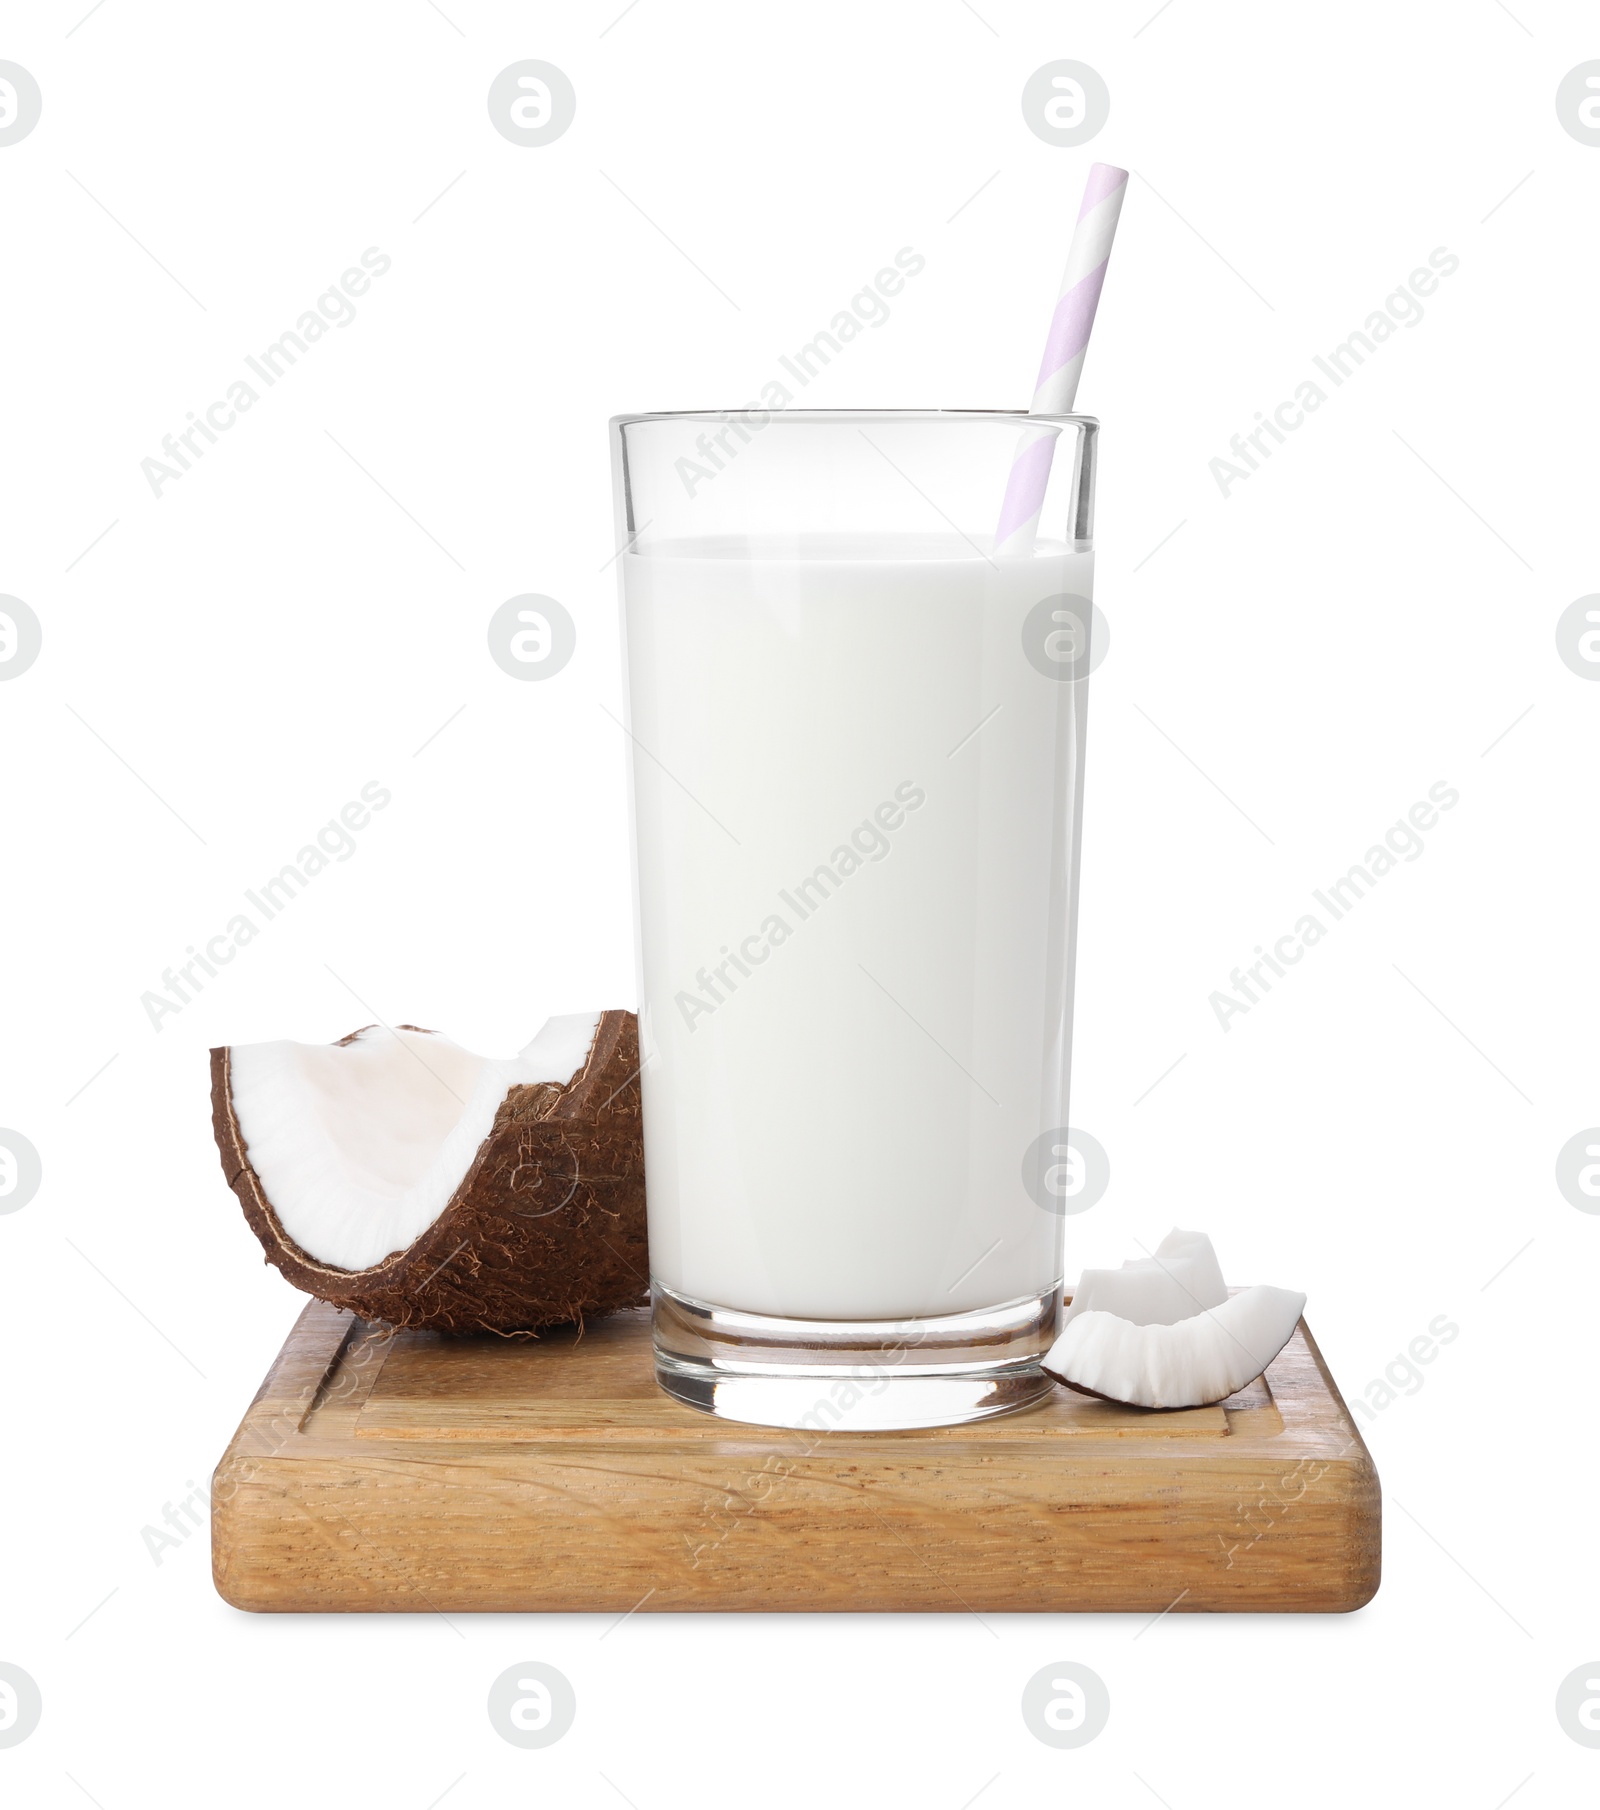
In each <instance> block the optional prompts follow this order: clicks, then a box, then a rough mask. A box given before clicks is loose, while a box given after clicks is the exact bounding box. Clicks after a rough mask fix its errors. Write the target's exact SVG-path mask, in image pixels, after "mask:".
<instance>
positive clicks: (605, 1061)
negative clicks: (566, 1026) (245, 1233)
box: [211, 1012, 650, 1337]
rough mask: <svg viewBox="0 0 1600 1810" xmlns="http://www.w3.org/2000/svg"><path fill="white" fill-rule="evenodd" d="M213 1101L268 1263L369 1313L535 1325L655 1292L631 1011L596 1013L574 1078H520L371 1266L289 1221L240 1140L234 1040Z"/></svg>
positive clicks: (428, 1322)
mask: <svg viewBox="0 0 1600 1810" xmlns="http://www.w3.org/2000/svg"><path fill="white" fill-rule="evenodd" d="M404 1028H406V1029H411V1028H414V1027H411V1026H407V1027H404ZM360 1034H361V1033H360V1032H358V1031H357V1032H352V1033H351V1036H350V1037H343V1038H340V1039H339V1041H340V1042H341V1043H348V1042H350V1041H351V1039H352V1038H353V1037H356V1036H359V1035H360ZM211 1107H212V1130H213V1132H214V1133H215V1135H216V1140H217V1149H218V1151H219V1152H220V1153H221V1157H222V1172H223V1174H224V1176H225V1177H226V1178H227V1182H228V1186H229V1187H230V1188H232V1189H233V1191H234V1193H235V1194H237V1195H238V1197H239V1203H240V1205H241V1206H242V1207H243V1208H244V1216H245V1218H246V1219H247V1220H248V1221H249V1224H250V1229H251V1230H252V1231H253V1232H254V1233H255V1235H256V1237H257V1238H259V1239H260V1240H261V1246H262V1249H263V1250H264V1251H265V1252H266V1259H267V1262H269V1263H271V1264H273V1265H275V1266H276V1267H277V1268H278V1269H279V1270H280V1271H281V1272H282V1273H283V1275H284V1277H285V1278H286V1279H287V1280H288V1281H290V1282H292V1283H293V1284H294V1286H295V1287H296V1288H299V1289H303V1290H304V1291H305V1292H306V1293H307V1294H310V1295H315V1296H316V1297H317V1298H318V1299H319V1300H322V1301H331V1302H332V1303H333V1304H334V1305H335V1306H337V1307H344V1308H348V1309H349V1310H350V1311H351V1312H352V1313H355V1314H358V1315H359V1316H360V1317H361V1318H362V1319H364V1320H372V1321H379V1322H384V1323H387V1324H389V1325H392V1326H403V1327H419V1328H425V1329H428V1330H432V1331H437V1332H494V1333H500V1334H502V1335H503V1336H506V1337H529V1336H532V1335H533V1334H535V1333H537V1332H538V1331H540V1330H541V1329H542V1328H543V1327H547V1326H559V1325H569V1324H571V1323H572V1322H574V1321H578V1322H581V1321H582V1320H583V1319H584V1318H585V1317H586V1316H588V1315H591V1314H597V1313H606V1312H608V1311H610V1310H611V1309H613V1308H617V1307H634V1306H638V1305H640V1304H641V1303H643V1302H644V1301H646V1300H648V1298H649V1273H650V1263H649V1253H648V1249H647V1245H646V1238H645V1208H644V1140H643V1134H642V1129H641V1119H640V1100H639V1023H638V1020H637V1019H636V1018H635V1017H634V1015H633V1013H632V1012H602V1013H601V1015H600V1022H599V1024H598V1025H597V1026H596V1029H595V1034H594V1041H593V1042H592V1043H591V1045H590V1047H589V1054H588V1056H587V1057H586V1058H585V1060H584V1063H583V1066H582V1067H581V1068H580V1069H579V1070H578V1072H577V1073H576V1074H575V1075H574V1076H573V1077H572V1079H571V1080H570V1081H569V1082H568V1083H567V1084H566V1085H565V1086H564V1087H562V1086H557V1085H555V1084H553V1083H545V1084H543V1085H540V1086H536V1087H513V1088H511V1089H510V1090H509V1091H508V1092H507V1094H506V1097H505V1099H504V1100H502V1101H501V1103H500V1106H499V1109H498V1110H497V1111H496V1113H495V1119H494V1126H493V1129H492V1130H491V1131H490V1133H489V1135H488V1137H487V1138H485V1139H484V1141H483V1143H482V1144H481V1145H480V1146H479V1149H478V1153H477V1156H476V1157H475V1158H474V1159H473V1162H472V1166H471V1168H470V1169H468V1171H467V1173H466V1175H465V1177H464V1178H463V1180H462V1182H461V1185H460V1186H459V1187H458V1188H457V1189H456V1191H455V1193H454V1194H453V1195H452V1196H451V1198H450V1201H449V1204H448V1205H447V1206H446V1207H445V1210H444V1211H443V1212H442V1213H441V1214H440V1215H439V1217H438V1218H437V1219H436V1220H435V1221H434V1222H433V1224H432V1225H431V1226H429V1227H428V1229H427V1230H426V1231H425V1232H423V1233H422V1234H421V1235H420V1236H419V1237H418V1238H417V1240H416V1242H415V1243H413V1244H412V1245H410V1246H409V1247H408V1248H407V1249H405V1250H403V1251H396V1252H394V1253H393V1254H392V1255H390V1256H388V1257H386V1258H385V1259H384V1260H383V1262H382V1263H378V1264H374V1265H373V1266H372V1267H371V1268H370V1269H364V1270H341V1269H334V1268H331V1267H330V1266H329V1265H327V1264H324V1263H320V1262H318V1260H317V1259H316V1258H315V1257H313V1256H311V1255H310V1254H309V1253H308V1252H306V1251H304V1250H303V1249H301V1247H300V1246H299V1245H298V1244H296V1243H295V1241H294V1240H293V1239H292V1238H291V1237H290V1236H289V1234H288V1233H287V1232H286V1231H285V1230H284V1229H283V1226H282V1224H281V1223H280V1222H279V1219H278V1216H277V1214H276V1212H274V1210H273V1207H272V1203H271V1201H270V1200H268V1199H267V1196H266V1193H265V1191H264V1190H263V1188H262V1186H261V1180H260V1177H259V1176H258V1175H257V1174H256V1172H255V1170H254V1169H253V1168H252V1167H251V1164H250V1159H249V1156H248V1154H247V1153H246V1149H245V1142H244V1138H243V1136H242V1134H241V1132H240V1129H239V1120H238V1115H237V1113H236V1112H235V1110H234V1104H233V1085H232V1074H231V1064H230V1052H229V1051H228V1050H226V1049H217V1050H213V1051H212V1052H211Z"/></svg>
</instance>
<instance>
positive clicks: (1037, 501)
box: [994, 163, 1128, 556]
mask: <svg viewBox="0 0 1600 1810" xmlns="http://www.w3.org/2000/svg"><path fill="white" fill-rule="evenodd" d="M1127 192H1128V172H1127V171H1126V170H1119V169H1117V168H1115V166H1114V165H1112V164H1109V163H1097V164H1095V165H1093V166H1092V167H1091V169H1090V171H1089V181H1088V185H1087V186H1086V187H1085V189H1084V191H1083V205H1082V207H1080V208H1079V209H1078V224H1077V226H1076V228H1075V229H1074V230H1073V234H1072V246H1071V249H1070V250H1069V251H1068V252H1067V268H1066V273H1065V275H1064V276H1063V277H1062V279H1061V295H1060V298H1059V300H1058V301H1057V302H1056V311H1055V314H1054V316H1053V317H1052V319H1051V322H1050V334H1049V337H1048V338H1047V339H1046V340H1045V346H1044V358H1043V360H1042V361H1041V362H1040V365H1039V379H1038V382H1037V383H1036V384H1035V385H1034V389H1033V401H1032V402H1030V403H1029V404H1028V413H1029V414H1030V415H1065V414H1067V413H1068V412H1069V411H1070V410H1071V408H1072V404H1073V401H1074V400H1075V399H1076V397H1077V394H1078V379H1079V377H1081V376H1082V375H1083V356H1084V353H1085V352H1086V351H1087V350H1088V347H1089V333H1090V330H1091V329H1092V328H1093V326H1094V314H1095V309H1096V308H1098V307H1099V305H1100V290H1101V288H1102V286H1103V285H1104V283H1105V280H1106V264H1107V262H1108V261H1109V260H1110V257H1111V241H1112V239H1113V238H1114V237H1115V236H1116V231H1117V219H1118V216H1119V215H1120V214H1121V212H1122V197H1123V196H1124V195H1125V194H1127ZM1058 437H1059V434H1058V431H1057V430H1056V429H1055V428H1048V427H1046V428H1038V427H1035V428H1028V429H1026V430H1025V431H1024V433H1023V435H1022V438H1021V440H1020V441H1019V442H1018V445H1017V451H1016V456H1015V458H1014V459H1013V460H1012V463H1011V476H1010V478H1009V479H1008V480H1007V482H1006V496H1005V502H1004V503H1003V504H1002V505H1001V508H1000V522H999V525H998V527H996V529H995V533H994V550H995V552H996V553H997V554H1000V555H1008V554H1009V555H1012V556H1016V555H1019V554H1022V555H1026V554H1029V553H1031V552H1032V551H1033V538H1034V535H1035V533H1036V532H1037V530H1038V526H1039V511H1040V510H1041V509H1042V508H1043V507H1044V493H1045V488H1046V486H1047V485H1048V484H1049V482H1050V464H1051V461H1052V459H1053V458H1054V457H1055V450H1056V440H1057V439H1058Z"/></svg>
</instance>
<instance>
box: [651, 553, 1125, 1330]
mask: <svg viewBox="0 0 1600 1810" xmlns="http://www.w3.org/2000/svg"><path fill="white" fill-rule="evenodd" d="M756 551H757V554H758V556H757V557H753V558H752V557H750V552H751V548H750V544H749V543H747V542H738V543H733V542H729V543H724V544H723V545H721V546H719V545H717V544H716V543H708V542H678V543H667V544H665V545H658V546H656V547H655V548H653V549H652V550H651V551H650V552H648V553H630V554H628V555H626V556H625V558H624V597H625V627H626V637H627V666H628V682H629V692H630V698H629V705H630V713H631V714H630V725H631V731H632V735H633V737H634V743H633V747H632V750H631V752H632V770H633V801H634V812H635V826H636V827H635V836H636V866H635V874H636V886H637V894H638V897H637V906H638V920H639V926H640V950H641V964H642V978H641V987H640V1000H641V1004H640V1019H641V1032H642V1038H643V1047H644V1049H645V1052H646V1063H645V1068H644V1072H643V1088H644V1129H645V1153H646V1165H647V1174H648V1188H649V1214H650V1256H651V1264H652V1268H653V1270H654V1272H655V1275H656V1277H657V1279H658V1280H659V1281H661V1282H664V1283H665V1284H666V1285H667V1286H668V1287H669V1288H672V1289H674V1290H675V1291H677V1292H678V1293H679V1294H683V1295H688V1296H691V1297H693V1298H694V1299H696V1300H699V1301H703V1302H708V1303H711V1304H713V1305H716V1306H719V1307H725V1308H733V1309H741V1310H745V1311H748V1312H753V1313H762V1314H777V1315H784V1316H792V1317H796V1318H809V1319H826V1318H841V1319H866V1318H892V1317H897V1316H924V1315H941V1314H953V1313H961V1312H966V1311H969V1310H972V1309H976V1308H982V1307H990V1306H996V1305H998V1304H1000V1303H1002V1302H1007V1301H1014V1300H1018V1299H1021V1298H1024V1297H1029V1296H1034V1295H1038V1294H1041V1293H1043V1292H1045V1291H1047V1290H1048V1289H1050V1288H1051V1287H1052V1286H1053V1285H1054V1284H1055V1283H1056V1282H1057V1281H1058V1280H1059V1277H1060V1273H1061V1258H1060V1232H1061V1223H1062V1222H1061V1220H1060V1218H1059V1217H1057V1216H1056V1215H1055V1214H1053V1213H1050V1212H1047V1211H1045V1210H1043V1209H1041V1208H1040V1207H1039V1206H1037V1205H1035V1203H1034V1201H1033V1200H1032V1198H1030V1196H1029V1194H1028V1192H1027V1190H1026V1188H1025V1187H1024V1184H1023V1176H1022V1161H1023V1155H1024V1152H1025V1151H1026V1150H1027V1149H1028V1147H1029V1145H1030V1144H1032V1143H1033V1141H1034V1140H1035V1139H1036V1138H1037V1137H1038V1136H1039V1134H1040V1133H1041V1132H1042V1131H1046V1130H1050V1129H1053V1128H1055V1127H1058V1126H1063V1125H1065V1124H1066V1122H1067V1110H1066V1094H1067V1047H1068V1023H1069V1019H1070V1005H1071V954H1072V943H1071V925H1072V918H1073V910H1074V903H1075V901H1074V900H1073V899H1072V898H1071V897H1070V888H1069V883H1068V881H1069V876H1070V875H1071V874H1073V873H1074V872H1075V868H1076V847H1077V824H1076V822H1075V807H1074V798H1075V796H1076V794H1077V789H1078V774H1079V771H1080V768H1081V753H1082V736H1083V711H1084V706H1085V698H1084V692H1085V689H1086V688H1085V687H1084V686H1083V685H1081V684H1073V683H1067V682H1062V681H1061V680H1060V679H1059V678H1055V677H1049V676H1045V675H1044V674H1042V673H1041V672H1039V671H1038V670H1036V669H1035V667H1034V665H1032V664H1030V662H1029V660H1028V658H1027V657H1026V655H1025V653H1024V649H1023V642H1022V632H1023V622H1024V619H1025V618H1026V617H1027V616H1028V613H1029V611H1030V610H1032V609H1033V608H1034V606H1035V605H1036V604H1038V603H1040V601H1041V600H1042V599H1045V598H1048V597H1051V596H1054V595H1059V594H1061V593H1075V594H1077V595H1078V596H1084V597H1086V596H1088V595H1089V592H1090V583H1091V566H1092V558H1093V556H1092V555H1091V554H1089V553H1087V552H1073V551H1069V550H1066V549H1064V548H1061V547H1059V546H1057V547H1056V548H1055V549H1054V550H1051V549H1050V548H1048V547H1045V548H1041V550H1040V552H1039V553H1038V554H1037V555H1036V556H1034V557H1032V558H1029V559H1019V560H1002V561H1001V562H999V565H998V567H996V566H994V565H991V564H990V563H989V562H988V561H987V560H985V559H984V558H982V557H980V556H979V555H977V554H976V553H975V552H973V550H972V549H971V548H970V546H968V545H967V544H966V543H965V542H962V541H959V540H956V539H954V538H953V537H951V538H950V539H948V540H945V539H940V540H934V539H931V538H930V539H925V540H921V541H912V540H909V539H897V540H881V541H879V540H874V541H871V542H865V541H862V540H859V539H858V540H855V541H853V542H851V543H849V544H845V543H841V542H838V541H834V542H831V543H829V544H828V545H826V546H825V545H823V544H821V543H816V542H813V543H810V544H804V543H803V544H802V547H801V551H802V552H804V553H806V554H809V555H817V557H806V558H800V559H796V558H794V557H792V556H780V555H779V553H778V552H777V551H774V554H773V556H772V557H764V556H760V554H761V549H760V548H759V547H758V548H757V549H756ZM784 552H785V553H787V554H792V552H793V547H792V544H791V546H790V547H788V548H786V549H784ZM980 725H982V726H981V727H980Z"/></svg>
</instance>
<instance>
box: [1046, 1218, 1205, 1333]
mask: <svg viewBox="0 0 1600 1810" xmlns="http://www.w3.org/2000/svg"><path fill="white" fill-rule="evenodd" d="M1227 1298H1228V1285H1227V1283H1225V1282H1224V1281H1223V1280H1222V1267H1221V1265H1220V1264H1219V1263H1218V1262H1217V1253H1216V1252H1215V1251H1214V1250H1213V1249H1212V1248H1211V1240H1210V1239H1209V1238H1207V1237H1206V1235H1205V1233H1204V1232H1184V1231H1181V1230H1178V1229H1177V1228H1174V1229H1173V1230H1172V1231H1170V1232H1169V1233H1168V1234H1167V1235H1166V1237H1165V1238H1163V1239H1162V1240H1161V1242H1160V1244H1159V1245H1157V1246H1156V1254H1155V1256H1153V1257H1136V1258H1134V1259H1132V1260H1131V1261H1130V1262H1127V1263H1125V1264H1123V1266H1122V1268H1121V1269H1117V1270H1085V1271H1084V1272H1083V1274H1082V1275H1081V1276H1080V1277H1079V1278H1078V1286H1077V1288H1076V1289H1075V1290H1074V1291H1073V1295H1072V1300H1071V1301H1070V1302H1069V1303H1068V1306H1067V1310H1066V1312H1065V1313H1064V1314H1063V1315H1062V1319H1061V1324H1062V1327H1063V1328H1065V1327H1066V1326H1068V1325H1069V1324H1070V1323H1071V1322H1072V1321H1073V1320H1075V1319H1076V1318H1077V1317H1078V1315H1079V1314H1082V1313H1088V1312H1090V1311H1091V1310H1098V1311H1100V1312H1104V1313H1111V1314H1115V1315H1116V1316H1117V1318H1118V1319H1120V1320H1128V1321H1131V1322H1132V1323H1133V1324H1134V1325H1135V1326H1171V1325H1172V1324H1174V1322H1176V1321H1178V1320H1186V1319H1188V1318H1189V1316H1190V1315H1191V1314H1197V1313H1202V1312H1204V1310H1205V1309H1206V1308H1208V1307H1220V1306H1221V1305H1222V1303H1223V1302H1224V1301H1226V1300H1227Z"/></svg>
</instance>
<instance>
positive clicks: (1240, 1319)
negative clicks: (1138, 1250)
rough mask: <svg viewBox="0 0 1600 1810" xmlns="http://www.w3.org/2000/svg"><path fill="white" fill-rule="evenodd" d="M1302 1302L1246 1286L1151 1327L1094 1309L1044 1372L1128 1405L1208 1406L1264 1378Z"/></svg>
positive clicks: (1056, 1348) (1280, 1291)
mask: <svg viewBox="0 0 1600 1810" xmlns="http://www.w3.org/2000/svg"><path fill="white" fill-rule="evenodd" d="M1305 1304H1306V1298H1305V1296H1304V1295H1299V1294H1295V1293H1293V1292H1292V1291H1291V1290H1289V1289H1286V1288H1247V1289H1243V1290H1241V1292H1240V1293H1238V1294H1236V1295H1233V1296H1230V1297H1229V1299H1228V1300H1226V1301H1224V1302H1223V1303H1222V1305H1221V1306H1220V1307H1212V1308H1207V1309H1206V1310H1205V1311H1204V1312H1201V1313H1195V1314H1191V1315H1190V1316H1189V1317H1188V1318H1187V1319H1184V1320H1178V1321H1176V1322H1174V1323H1171V1324H1168V1325H1161V1324H1152V1325H1147V1326H1136V1325H1134V1324H1133V1323H1132V1322H1131V1321H1128V1320H1124V1319H1120V1318H1119V1317H1118V1316H1117V1315H1116V1314H1111V1313H1104V1312H1101V1311H1099V1310H1097V1309H1093V1308H1091V1309H1089V1310H1088V1311H1087V1312H1085V1313H1081V1314H1079V1315H1078V1317H1077V1318H1076V1319H1075V1320H1074V1321H1073V1322H1072V1324H1071V1325H1070V1326H1068V1327H1067V1328H1066V1330H1065V1331H1064V1332H1063V1333H1062V1334H1061V1336H1060V1338H1058V1339H1057V1340H1056V1342H1055V1344H1054V1345H1052V1346H1051V1347H1050V1350H1049V1353H1048V1354H1047V1356H1046V1357H1045V1360H1044V1368H1045V1369H1046V1370H1047V1371H1048V1372H1049V1373H1050V1375H1052V1376H1053V1377H1055V1379H1056V1380H1057V1381H1058V1382H1062V1383H1065V1384H1066V1385H1067V1387H1068V1388H1069V1389H1076V1390H1077V1391H1078V1393H1079V1394H1081V1395H1098V1396H1100V1397H1102V1398H1103V1399H1104V1400H1106V1401H1114V1402H1122V1403H1125V1404H1127V1405H1128V1406H1130V1407H1139V1408H1201V1407H1208V1406H1210V1404H1211V1403H1213V1402H1219V1401H1223V1400H1225V1399H1226V1398H1227V1397H1228V1396H1230V1395H1232V1394H1233V1392H1234V1391H1235V1390H1236V1389H1242V1388H1243V1387H1244V1385H1245V1384H1246V1383H1248V1382H1250V1381H1251V1380H1252V1379H1254V1378H1255V1377H1258V1376H1260V1374H1261V1373H1262V1371H1263V1370H1265V1369H1266V1367H1267V1365H1268V1364H1270V1363H1271V1362H1272V1360H1273V1359H1274V1358H1275V1357H1276V1356H1277V1355H1278V1353H1279V1352H1280V1351H1282V1350H1283V1348H1284V1346H1285V1345H1287V1344H1288V1342H1289V1340H1290V1338H1291V1336H1292V1335H1293V1333H1294V1329H1295V1327H1296V1326H1297V1325H1298V1324H1299V1321H1300V1313H1301V1309H1302V1308H1304V1306H1305Z"/></svg>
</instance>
